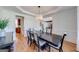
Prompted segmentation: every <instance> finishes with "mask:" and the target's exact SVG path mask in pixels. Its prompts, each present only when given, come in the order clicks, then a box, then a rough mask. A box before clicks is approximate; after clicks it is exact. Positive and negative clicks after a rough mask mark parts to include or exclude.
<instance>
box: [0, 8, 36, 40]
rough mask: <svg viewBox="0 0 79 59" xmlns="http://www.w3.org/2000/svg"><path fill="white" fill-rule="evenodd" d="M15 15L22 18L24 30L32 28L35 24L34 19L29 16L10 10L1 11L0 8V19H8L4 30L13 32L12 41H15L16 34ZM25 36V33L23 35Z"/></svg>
mask: <svg viewBox="0 0 79 59" xmlns="http://www.w3.org/2000/svg"><path fill="white" fill-rule="evenodd" d="M16 15H19V16H23V17H24V30H26V29H28V28H30V27H31V28H33V26H34V24H35V21H34V20H35V18H34V17H32V16H29V15H25V14H20V13H15V12H13V11H11V10H7V9H3V8H1V7H0V18H8V19H9V24H8V26H7V28H6V31H13V32H14V40H15V39H16V33H15V28H16ZM24 34H25V35H26V33H24Z"/></svg>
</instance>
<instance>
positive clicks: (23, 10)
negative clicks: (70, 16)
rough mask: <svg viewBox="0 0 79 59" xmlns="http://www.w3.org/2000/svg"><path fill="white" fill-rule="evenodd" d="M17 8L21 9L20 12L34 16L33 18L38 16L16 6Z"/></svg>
mask: <svg viewBox="0 0 79 59" xmlns="http://www.w3.org/2000/svg"><path fill="white" fill-rule="evenodd" d="M16 8H17V9H19V10H20V11H22V12H23V13H26V14H30V15H32V16H36V15H37V14H34V13H31V12H28V11H25V10H23V9H22V8H21V7H19V6H16Z"/></svg>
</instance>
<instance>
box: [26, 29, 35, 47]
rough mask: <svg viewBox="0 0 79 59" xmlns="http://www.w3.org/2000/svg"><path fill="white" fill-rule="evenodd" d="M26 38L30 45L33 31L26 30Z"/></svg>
mask: <svg viewBox="0 0 79 59" xmlns="http://www.w3.org/2000/svg"><path fill="white" fill-rule="evenodd" d="M27 38H28V44H30V46H31V45H32V43H33V39H34V37H33V33H31V31H29V30H28V31H27Z"/></svg>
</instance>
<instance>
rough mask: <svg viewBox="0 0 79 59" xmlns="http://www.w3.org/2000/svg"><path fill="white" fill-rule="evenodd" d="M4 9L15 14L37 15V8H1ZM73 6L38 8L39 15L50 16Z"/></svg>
mask: <svg viewBox="0 0 79 59" xmlns="http://www.w3.org/2000/svg"><path fill="white" fill-rule="evenodd" d="M2 7H3V8H5V9H8V10H12V11H14V12H17V13H23V14H28V15H32V16H36V15H38V14H39V8H38V7H37V6H2ZM74 7H75V6H40V14H41V15H43V16H47V15H51V14H53V13H56V12H59V11H61V10H66V9H70V8H74Z"/></svg>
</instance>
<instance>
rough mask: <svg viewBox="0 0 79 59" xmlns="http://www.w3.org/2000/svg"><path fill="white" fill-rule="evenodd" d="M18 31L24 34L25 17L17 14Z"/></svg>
mask: <svg viewBox="0 0 79 59" xmlns="http://www.w3.org/2000/svg"><path fill="white" fill-rule="evenodd" d="M16 33H19V34H24V17H23V16H16Z"/></svg>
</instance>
